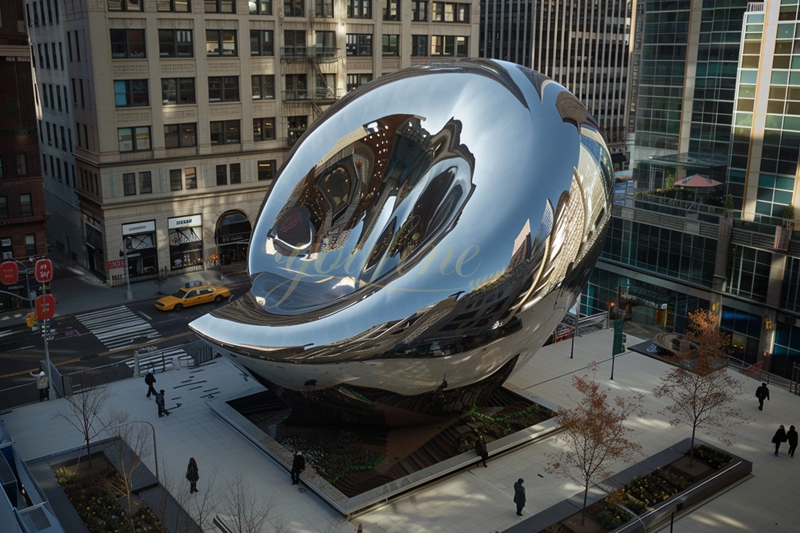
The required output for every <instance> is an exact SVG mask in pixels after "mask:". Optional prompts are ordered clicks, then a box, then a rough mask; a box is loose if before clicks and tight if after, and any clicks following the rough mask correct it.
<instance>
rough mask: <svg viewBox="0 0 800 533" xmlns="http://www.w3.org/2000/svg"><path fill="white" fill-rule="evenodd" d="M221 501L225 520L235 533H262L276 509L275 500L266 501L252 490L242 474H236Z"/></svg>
mask: <svg viewBox="0 0 800 533" xmlns="http://www.w3.org/2000/svg"><path fill="white" fill-rule="evenodd" d="M220 500H221V501H220V511H221V512H222V513H224V515H225V517H224V518H223V520H224V521H225V524H226V525H227V526H228V528H229V529H230V530H231V531H232V532H233V533H260V531H261V526H262V525H263V524H264V522H266V521H267V518H269V515H270V512H271V511H272V509H273V508H274V507H275V502H274V500H273V498H270V499H268V500H266V501H264V500H262V499H261V498H259V497H258V495H256V494H255V492H253V491H252V490H251V489H250V487H249V486H248V484H247V482H246V481H245V479H244V476H243V475H242V473H241V472H237V473H236V474H234V476H233V478H231V480H230V481H229V482H228V484H227V485H226V487H225V489H224V490H223V494H222V497H221V499H220ZM279 518H280V517H279Z"/></svg>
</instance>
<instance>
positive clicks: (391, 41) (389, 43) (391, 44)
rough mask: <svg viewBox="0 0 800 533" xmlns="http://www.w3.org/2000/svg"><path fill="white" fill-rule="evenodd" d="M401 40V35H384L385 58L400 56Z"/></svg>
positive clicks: (382, 39)
mask: <svg viewBox="0 0 800 533" xmlns="http://www.w3.org/2000/svg"><path fill="white" fill-rule="evenodd" d="M399 40H400V36H399V35H383V36H382V38H381V41H382V52H383V55H385V56H397V55H400V47H399V46H398V45H397V43H398V41H399Z"/></svg>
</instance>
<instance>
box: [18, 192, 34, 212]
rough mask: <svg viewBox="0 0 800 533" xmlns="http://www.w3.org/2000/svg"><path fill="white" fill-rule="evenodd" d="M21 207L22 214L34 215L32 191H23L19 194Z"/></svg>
mask: <svg viewBox="0 0 800 533" xmlns="http://www.w3.org/2000/svg"><path fill="white" fill-rule="evenodd" d="M19 209H20V213H21V214H22V216H24V217H32V216H33V201H32V199H31V195H30V193H23V194H20V195H19Z"/></svg>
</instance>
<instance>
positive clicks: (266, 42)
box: [250, 30, 275, 56]
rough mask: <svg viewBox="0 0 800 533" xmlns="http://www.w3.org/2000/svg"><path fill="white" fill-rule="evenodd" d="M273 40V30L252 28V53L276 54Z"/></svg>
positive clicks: (258, 54) (255, 54) (252, 54)
mask: <svg viewBox="0 0 800 533" xmlns="http://www.w3.org/2000/svg"><path fill="white" fill-rule="evenodd" d="M272 42H273V39H272V30H250V55H251V56H271V55H274V54H275V51H274V49H273V44H272Z"/></svg>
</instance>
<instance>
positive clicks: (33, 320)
mask: <svg viewBox="0 0 800 533" xmlns="http://www.w3.org/2000/svg"><path fill="white" fill-rule="evenodd" d="M25 323H26V324H28V327H29V328H32V327H34V326H35V325H36V317H35V316H34V315H33V313H28V316H26V317H25Z"/></svg>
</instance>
